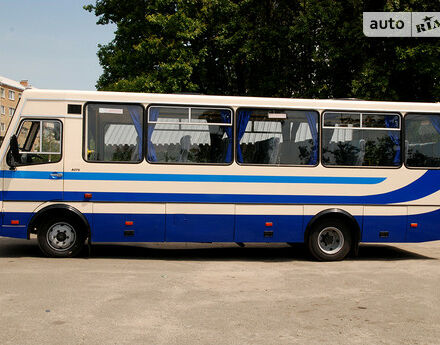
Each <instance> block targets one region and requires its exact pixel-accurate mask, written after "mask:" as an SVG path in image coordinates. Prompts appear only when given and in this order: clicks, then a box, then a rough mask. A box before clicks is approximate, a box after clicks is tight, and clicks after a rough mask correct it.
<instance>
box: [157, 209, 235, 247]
mask: <svg viewBox="0 0 440 345" xmlns="http://www.w3.org/2000/svg"><path fill="white" fill-rule="evenodd" d="M234 210H235V205H232V204H167V218H166V237H165V238H166V241H167V242H232V241H234V221H235V219H234V218H235V217H234Z"/></svg>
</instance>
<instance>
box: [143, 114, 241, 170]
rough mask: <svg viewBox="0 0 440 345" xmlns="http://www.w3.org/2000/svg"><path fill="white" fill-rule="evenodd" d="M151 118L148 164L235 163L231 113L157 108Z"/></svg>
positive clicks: (149, 124) (149, 116) (149, 117)
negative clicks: (233, 158)
mask: <svg viewBox="0 0 440 345" xmlns="http://www.w3.org/2000/svg"><path fill="white" fill-rule="evenodd" d="M148 119H149V121H148V154H147V159H148V161H149V162H152V163H182V164H203V163H206V164H209V163H230V162H232V146H233V141H232V111H231V110H229V109H215V108H199V107H160V106H154V107H150V108H149V109H148Z"/></svg>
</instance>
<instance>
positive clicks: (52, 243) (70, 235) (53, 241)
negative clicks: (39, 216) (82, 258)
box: [37, 217, 86, 258]
mask: <svg viewBox="0 0 440 345" xmlns="http://www.w3.org/2000/svg"><path fill="white" fill-rule="evenodd" d="M37 238H38V245H39V247H40V249H41V251H42V252H43V254H44V255H46V256H49V257H58V258H70V257H74V256H77V255H78V254H79V253H80V252H81V250H82V249H83V247H84V242H85V239H86V232H85V231H84V229H83V227H82V226H81V224H80V223H79V222H78V221H77V220H76V219H75V218H73V217H72V218H66V217H53V218H50V219H46V220H45V221H44V223H43V224H42V226H41V227H40V228H39V229H38V232H37Z"/></svg>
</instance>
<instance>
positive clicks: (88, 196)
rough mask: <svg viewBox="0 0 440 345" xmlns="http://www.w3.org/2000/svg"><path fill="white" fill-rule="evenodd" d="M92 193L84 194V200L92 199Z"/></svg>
mask: <svg viewBox="0 0 440 345" xmlns="http://www.w3.org/2000/svg"><path fill="white" fill-rule="evenodd" d="M91 198H92V193H84V199H91Z"/></svg>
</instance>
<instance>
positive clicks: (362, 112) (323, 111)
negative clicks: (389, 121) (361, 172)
mask: <svg viewBox="0 0 440 345" xmlns="http://www.w3.org/2000/svg"><path fill="white" fill-rule="evenodd" d="M326 112H332V113H356V111H355V110H339V109H323V110H322V113H321V130H323V129H330V128H335V127H328V126H326V127H324V114H325V113H326ZM357 113H359V114H361V123H360V127H351V129H356V130H368V129H370V130H389V129H388V128H376V127H362V114H377V115H384V114H385V115H388V114H389V115H398V116H399V123H400V127H399V131H400V142H401V144H400V164H399V165H396V166H378V165H373V166H366V165H326V164H324V162H323V161H322V147H323V135H321V142H320V147H321V149H320V157H321V165H322V166H323V167H325V168H330V169H338V168H343V169H347V168H349V169H401V168H402V167H403V166H404V164H403V161H404V152H403V150H402V147H403V146H402V142H404V141H405V136H404V134H405V133H404V121H402V120H403V118H404V115H403V114H402V112H399V111H377V110H376V111H375V110H366V111H365V110H359V111H357ZM340 128H347V127H340ZM391 130H393V131H396V132H397V128H391Z"/></svg>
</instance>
